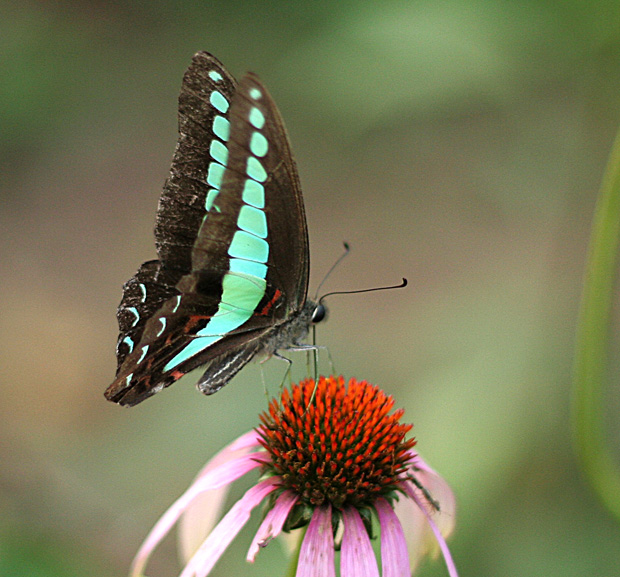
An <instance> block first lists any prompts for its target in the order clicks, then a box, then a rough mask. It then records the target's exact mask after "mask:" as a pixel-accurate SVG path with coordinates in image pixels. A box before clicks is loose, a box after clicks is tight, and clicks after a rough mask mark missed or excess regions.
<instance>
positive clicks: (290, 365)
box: [272, 349, 293, 393]
mask: <svg viewBox="0 0 620 577" xmlns="http://www.w3.org/2000/svg"><path fill="white" fill-rule="evenodd" d="M287 350H288V349H287ZM272 356H274V357H275V358H276V359H280V360H281V361H285V362H286V363H287V364H288V366H287V367H286V372H285V373H284V376H283V377H282V381H280V393H281V392H282V388H283V387H284V381H285V380H286V377H287V376H288V380H289V384H292V382H293V361H291V359H289V358H287V357H284V356H282V355H281V354H280V353H279V352H278V351H275V352H274V353H273V355H272Z"/></svg>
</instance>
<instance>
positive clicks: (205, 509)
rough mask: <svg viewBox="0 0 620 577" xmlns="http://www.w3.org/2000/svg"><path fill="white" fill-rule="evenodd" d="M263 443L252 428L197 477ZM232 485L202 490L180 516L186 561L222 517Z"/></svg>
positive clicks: (180, 539)
mask: <svg viewBox="0 0 620 577" xmlns="http://www.w3.org/2000/svg"><path fill="white" fill-rule="evenodd" d="M256 447H260V443H259V442H258V433H257V432H256V431H250V432H248V433H246V434H245V435H242V436H241V437H239V438H238V439H237V440H235V441H233V442H232V443H231V444H230V445H228V446H227V447H225V448H224V449H222V450H221V451H220V452H219V453H217V455H215V456H214V457H213V458H212V459H211V460H210V461H209V462H208V463H207V464H206V466H205V467H204V468H203V469H202V470H201V471H200V472H199V473H198V475H197V476H196V479H195V480H196V481H197V480H198V479H200V478H201V477H204V475H205V474H206V473H208V472H209V471H212V470H213V469H215V468H216V467H219V466H221V465H223V464H224V463H227V462H229V461H231V460H233V459H235V458H237V457H240V456H242V455H245V454H247V453H249V452H251V451H253V450H254V449H255V448H256ZM228 490H229V485H225V486H223V487H219V488H218V489H210V490H207V491H203V492H202V493H200V494H198V495H197V496H196V497H195V498H194V500H193V501H192V502H191V503H190V504H189V505H188V506H187V508H186V509H185V511H184V512H183V515H182V516H181V518H180V520H179V526H178V530H177V543H178V550H179V556H180V557H181V560H182V562H183V564H184V565H185V563H187V562H188V561H189V560H190V559H191V557H192V555H193V554H194V553H195V552H196V550H197V549H198V547H200V544H201V543H202V542H203V541H204V540H205V539H206V538H207V535H209V533H210V532H211V529H213V527H214V526H215V523H216V521H217V519H218V518H219V517H220V515H221V512H222V508H223V506H224V501H225V500H226V496H227V495H228Z"/></svg>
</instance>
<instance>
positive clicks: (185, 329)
mask: <svg viewBox="0 0 620 577" xmlns="http://www.w3.org/2000/svg"><path fill="white" fill-rule="evenodd" d="M210 318H211V315H192V316H191V317H189V319H188V321H187V323H186V324H185V326H184V327H183V332H184V333H189V332H190V331H191V330H192V329H193V328H194V327H195V326H196V325H197V324H198V323H199V322H200V321H204V320H205V319H210Z"/></svg>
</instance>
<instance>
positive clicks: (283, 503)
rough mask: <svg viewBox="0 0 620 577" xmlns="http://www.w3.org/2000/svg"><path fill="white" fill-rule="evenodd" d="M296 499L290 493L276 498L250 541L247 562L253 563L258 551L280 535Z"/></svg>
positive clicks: (295, 496)
mask: <svg viewBox="0 0 620 577" xmlns="http://www.w3.org/2000/svg"><path fill="white" fill-rule="evenodd" d="M298 499H299V497H298V495H296V494H295V493H293V492H292V491H284V493H282V494H281V495H280V496H279V497H278V498H277V500H276V502H275V505H274V506H273V508H272V509H271V510H270V511H269V512H268V513H267V515H265V519H264V520H263V522H262V523H261V525H260V527H259V528H258V531H257V532H256V535H255V536H254V539H253V540H252V544H251V545H250V549H249V550H248V555H247V557H246V560H247V561H250V562H251V563H253V562H254V559H255V558H256V555H257V554H258V551H259V549H260V548H261V547H265V546H266V545H267V543H269V541H270V540H271V539H273V538H274V537H277V536H278V535H279V534H280V531H282V527H283V526H284V523H285V522H286V518H287V517H288V514H289V513H290V512H291V509H292V508H293V506H294V505H295V503H297V500H298Z"/></svg>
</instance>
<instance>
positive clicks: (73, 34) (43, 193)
mask: <svg viewBox="0 0 620 577" xmlns="http://www.w3.org/2000/svg"><path fill="white" fill-rule="evenodd" d="M0 14H2V16H1V18H0V186H1V192H0V194H1V197H0V201H1V203H2V204H1V208H0V226H1V230H2V242H1V244H0V286H1V287H2V288H1V295H2V299H1V303H2V304H1V313H0V367H1V370H0V383H1V384H0V386H1V390H0V391H1V394H0V398H1V400H0V574H1V575H7V576H14V575H29V576H33V577H73V576H76V577H77V576H84V575H89V576H93V577H111V576H117V575H123V574H125V572H126V570H127V568H128V565H129V562H130V559H131V557H132V554H133V553H134V552H135V550H136V548H137V547H138V545H139V543H140V542H141V540H142V539H143V538H144V536H145V535H146V533H147V531H148V530H149V528H150V527H151V525H152V524H153V523H154V521H155V520H156V519H157V518H158V517H159V515H160V514H161V513H162V512H163V511H164V510H165V508H166V507H167V506H168V505H169V504H170V503H171V502H172V501H173V499H175V498H176V497H177V496H178V495H179V494H180V493H181V492H182V491H183V490H184V488H185V487H186V486H187V485H188V483H189V482H190V481H191V479H192V478H193V475H194V474H195V472H197V471H198V469H199V467H200V466H201V465H202V464H203V463H204V462H205V461H206V460H207V458H208V457H209V456H210V455H212V454H213V452H214V451H215V450H217V449H219V448H220V447H221V446H223V445H224V444H225V443H227V442H229V441H230V440H231V439H233V438H234V437H236V436H238V435H239V434H241V433H243V432H245V431H247V430H248V429H250V428H251V427H253V426H254V425H255V424H256V423H257V412H258V410H260V409H262V408H263V407H264V406H265V396H264V392H263V388H262V385H261V380H260V370H259V368H258V366H257V365H252V366H251V367H248V368H247V369H245V370H244V371H243V373H242V374H241V375H239V376H238V377H237V378H236V379H235V381H234V382H233V383H231V384H230V385H229V386H228V387H226V388H225V389H224V390H222V391H221V392H220V393H218V394H217V395H215V396H214V397H209V398H207V397H203V396H202V395H200V394H199V393H197V392H196V391H195V389H194V387H193V382H194V381H195V380H196V375H193V376H189V377H187V378H185V379H184V380H183V381H181V382H180V383H178V384H177V385H175V386H174V387H171V388H170V389H167V390H166V391H164V392H162V393H160V394H158V395H157V396H156V397H154V398H152V399H150V400H148V401H147V402H146V403H144V404H142V405H140V406H138V407H136V408H133V409H129V410H125V409H122V408H119V407H117V406H115V405H112V404H110V403H107V402H106V401H105V400H104V398H103V391H104V389H105V388H106V386H107V385H108V384H109V383H110V381H111V379H112V377H113V374H114V369H115V358H114V348H115V343H116V337H117V326H116V319H115V311H116V306H117V304H118V301H119V299H120V295H121V286H122V284H123V282H124V281H125V280H126V279H127V278H129V277H130V276H131V275H132V274H133V273H134V272H135V270H136V269H137V267H138V265H139V264H140V263H141V262H142V261H144V260H148V259H151V258H153V257H154V255H155V252H154V244H153V234H152V227H153V222H154V216H155V210H156V206H157V200H158V197H159V194H160V191H161V186H162V183H163V181H164V179H165V178H166V176H167V172H168V167H169V163H170V158H171V156H172V152H173V149H174V146H175V143H176V99H177V95H178V90H179V87H180V82H181V78H182V75H183V72H184V70H185V68H186V67H187V65H188V64H189V62H190V59H191V56H192V54H193V53H194V52H196V51H197V50H208V51H210V52H212V53H214V54H215V55H217V56H218V57H219V58H220V59H221V60H222V61H223V62H224V63H225V64H226V66H227V67H228V68H229V69H230V70H231V72H232V73H233V74H235V75H237V76H240V75H241V74H243V73H244V72H245V71H246V70H253V71H255V72H257V73H258V74H259V75H260V76H261V77H262V79H263V80H264V81H265V82H266V84H267V86H268V87H269V88H270V91H271V93H272V95H273V96H274V98H275V99H276V101H277V102H278V104H279V107H280V109H281V111H282V114H283V116H284V118H285V120H286V123H287V126H288V129H289V132H290V135H291V138H292V141H293V148H294V151H295V154H296V157H297V160H298V164H299V168H300V173H301V178H302V183H303V187H304V195H305V200H306V210H307V215H308V223H309V228H310V235H311V248H312V279H311V290H312V291H314V290H315V288H316V287H317V285H318V283H319V281H320V279H321V278H322V277H323V275H324V273H325V271H326V270H327V269H328V268H329V266H330V265H331V264H332V263H333V262H334V260H335V259H336V258H337V256H338V255H339V254H340V252H341V243H342V241H343V240H347V241H349V242H350V243H351V245H352V247H353V250H352V252H351V254H350V256H349V257H348V258H347V259H346V260H345V262H344V263H343V264H342V265H341V266H340V268H339V269H338V270H337V271H336V272H335V273H334V275H333V276H332V277H331V278H330V280H329V282H328V286H327V287H326V288H327V289H329V290H337V289H340V290H344V289H356V288H361V287H368V286H377V285H383V284H390V283H394V282H398V281H399V279H400V278H401V277H403V276H405V277H407V278H408V279H409V281H410V285H409V287H407V288H406V289H405V290H399V291H390V292H382V293H371V294H367V295H355V296H348V297H345V296H340V297H333V298H332V299H330V301H329V304H330V307H331V317H330V319H329V322H328V323H326V324H325V325H321V326H320V327H319V340H320V342H321V343H322V344H326V345H328V346H329V348H330V350H331V353H332V355H333V357H334V359H335V360H336V366H337V369H338V370H339V371H340V372H342V373H344V374H345V375H348V376H352V375H355V376H357V377H360V378H366V379H368V380H370V381H371V382H373V383H375V384H378V385H380V386H382V387H383V388H384V389H386V390H387V391H388V392H389V393H390V394H393V395H394V396H395V397H396V400H397V404H398V405H402V406H404V407H405V408H406V417H407V419H408V420H409V421H411V422H413V423H414V424H415V427H414V432H415V435H416V437H417V439H418V448H419V450H420V451H421V453H422V454H423V455H424V456H425V457H426V459H427V460H428V461H429V462H430V463H431V464H432V465H433V466H434V467H436V468H437V469H438V470H439V471H441V472H442V473H443V475H444V476H445V477H446V478H447V479H448V480H449V481H450V483H451V484H452V485H453V487H454V489H455V491H456V493H457V496H458V502H459V516H458V528H457V531H456V533H455V534H454V536H453V538H452V540H451V546H452V550H453V553H454V556H455V558H456V561H457V565H458V566H459V569H460V573H461V575H462V576H465V577H466V576H476V577H485V576H499V575H501V576H503V575H534V576H538V575H540V576H546V577H551V576H555V575H558V576H559V575H561V576H562V577H570V576H577V575H618V574H619V571H620V569H619V567H620V528H619V527H618V526H617V525H616V524H614V522H613V521H612V520H611V518H610V516H609V515H608V514H607V513H606V511H605V510H603V509H602V508H601V507H600V506H599V504H598V502H597V501H596V499H595V498H594V497H593V496H592V494H591V492H590V490H589V488H588V487H587V486H586V485H585V484H584V482H583V481H582V479H581V477H580V475H579V473H578V470H577V468H576V464H575V460H574V457H573V454H572V452H571V446H570V423H569V413H570V410H569V409H570V381H571V363H572V356H573V342H574V331H575V323H576V316H577V310H578V301H579V295H580V289H581V281H582V272H583V268H584V261H585V257H586V254H587V241H588V234H589V227H590V223H591V218H592V213H593V207H594V202H595V198H596V192H597V189H598V186H599V182H600V178H601V174H602V171H603V168H604V166H605V162H606V158H607V154H608V151H609V148H610V145H611V142H612V140H613V137H614V134H615V132H616V129H617V126H618V122H619V120H620V27H619V23H620V4H619V3H618V2H615V1H592V0H589V1H587V2H586V1H577V0H575V1H569V2H563V3H561V4H558V3H555V2H550V1H544V0H530V1H528V2H500V1H487V2H484V1H476V0H474V1H471V0H467V1H465V0H461V1H458V0H452V1H439V2H438V1H401V2H398V1H391V0H390V1H386V2H373V1H370V0H366V1H363V0H349V1H344V2H331V3H329V2H290V1H284V0H282V1H276V0H271V1H266V2H245V1H239V0H225V1H214V2H199V1H192V2H189V1H188V2H170V1H165V0H159V1H154V2H130V1H122V0H118V1H116V2H103V1H96V0H92V1H83V2H68V1H67V2H62V1H55V2H33V1H28V0H23V1H21V2H0ZM304 367H305V362H304V360H303V357H302V358H299V357H298V362H297V363H296V370H297V372H298V374H302V373H303V369H304ZM266 374H267V378H268V381H269V382H270V383H273V384H272V392H274V390H275V389H276V388H277V383H278V382H279V379H281V375H282V367H281V366H280V363H277V362H276V361H272V362H270V363H268V364H267V368H266ZM614 382H615V383H617V380H616V381H614ZM609 406H610V414H609V421H610V423H611V424H612V425H615V427H612V429H613V431H614V434H616V435H617V434H618V427H617V420H616V419H615V415H616V414H617V410H618V408H619V406H620V403H619V402H618V394H617V393H615V394H614V395H611V397H610V403H609ZM616 441H617V439H616ZM246 486H247V485H246ZM243 489H244V484H243V483H240V484H238V485H237V486H236V489H235V491H234V492H233V498H234V497H235V496H238V495H239V494H241V492H242V491H243ZM250 525H251V526H253V527H256V521H254V522H253V523H250ZM251 535H252V530H251V529H248V530H245V531H244V532H243V533H242V534H241V536H240V538H239V539H237V541H236V542H235V543H234V545H233V547H231V549H230V550H229V552H228V553H227V554H226V555H225V557H224V558H223V559H222V560H221V561H220V563H219V564H218V566H217V568H216V570H215V571H214V573H213V574H214V575H218V576H225V575H256V576H263V575H265V576H266V575H269V576H271V575H279V574H282V573H283V572H284V567H285V561H284V558H283V555H282V551H281V550H280V548H279V547H278V545H276V544H274V545H272V546H270V547H268V548H267V549H266V550H265V551H264V552H262V553H261V556H259V558H258V560H257V562H256V563H255V565H253V566H250V565H247V564H246V563H245V562H244V561H243V558H244V556H245V551H246V549H247V546H248V544H249V541H250V538H251ZM176 567H177V565H176V559H175V552H174V540H173V539H171V540H169V541H168V542H167V544H166V546H165V547H164V548H163V549H162V551H161V553H160V554H159V555H158V556H157V557H156V559H155V560H154V562H153V565H152V570H151V572H150V574H151V575H153V576H154V577H155V576H157V575H174V574H175V571H176ZM420 574H421V575H423V576H427V577H429V576H439V575H445V574H446V573H445V568H444V566H443V564H442V562H441V561H440V560H438V561H434V562H433V561H429V562H426V563H424V565H423V566H422V568H421V572H420Z"/></svg>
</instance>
